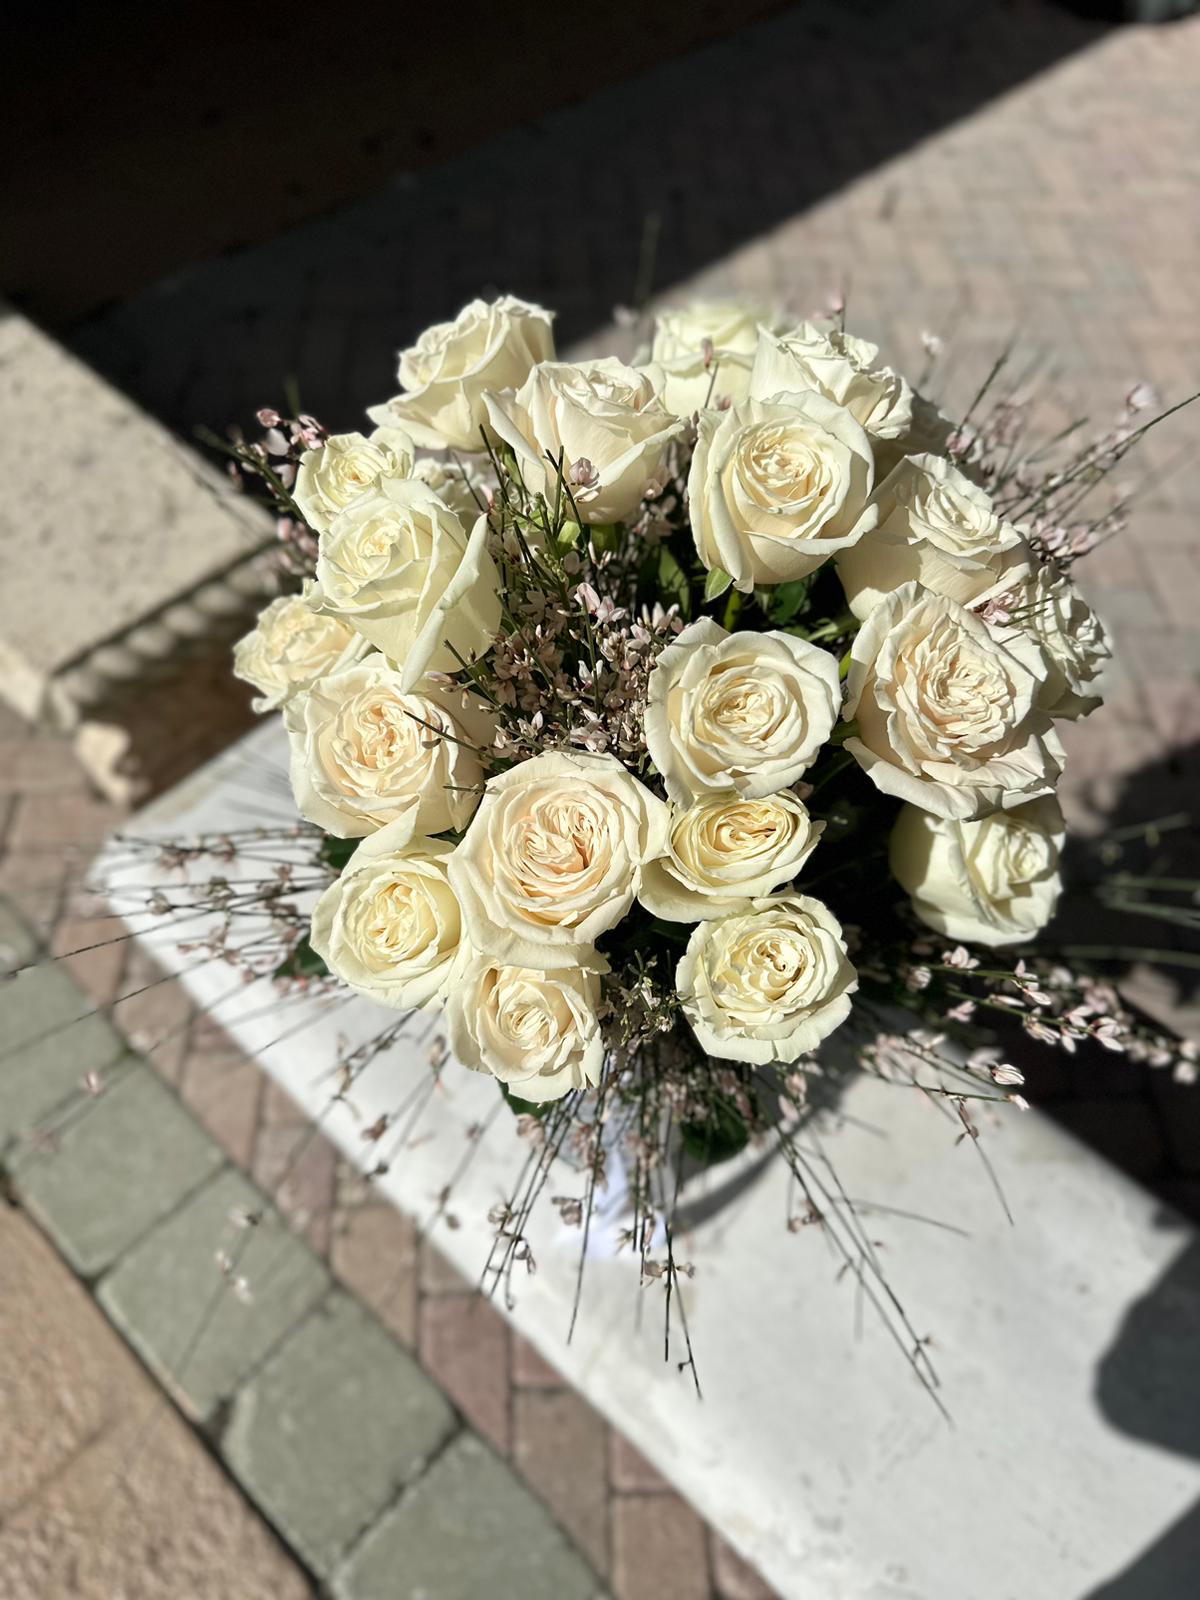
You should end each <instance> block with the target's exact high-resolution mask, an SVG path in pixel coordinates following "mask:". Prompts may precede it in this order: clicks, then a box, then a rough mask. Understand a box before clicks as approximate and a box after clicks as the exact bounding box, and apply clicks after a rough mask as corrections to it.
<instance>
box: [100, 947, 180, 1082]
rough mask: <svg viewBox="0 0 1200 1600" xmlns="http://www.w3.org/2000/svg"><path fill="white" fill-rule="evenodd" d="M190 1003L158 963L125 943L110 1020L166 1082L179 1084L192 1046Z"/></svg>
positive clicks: (139, 948) (140, 949)
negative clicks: (120, 976) (119, 994)
mask: <svg viewBox="0 0 1200 1600" xmlns="http://www.w3.org/2000/svg"><path fill="white" fill-rule="evenodd" d="M191 1015H192V1003H191V1001H190V1000H189V998H188V995H187V992H186V990H185V989H183V987H182V986H181V985H180V984H179V983H178V982H177V981H176V980H175V979H174V978H169V977H167V976H166V975H165V974H164V972H163V971H162V968H161V967H159V965H158V963H157V962H156V961H155V960H154V959H153V958H152V957H151V956H149V955H147V954H146V952H145V951H144V950H143V949H142V947H141V946H140V945H138V944H136V943H134V942H132V941H131V942H130V943H129V944H128V945H127V946H126V958H125V971H124V973H123V974H122V978H121V998H120V999H119V1001H118V1002H117V1004H116V1005H115V1006H114V1008H113V1023H114V1025H115V1026H116V1028H117V1030H118V1031H119V1032H120V1033H122V1034H123V1035H124V1036H125V1038H126V1039H128V1041H129V1043H130V1045H131V1046H132V1047H133V1049H135V1050H137V1051H138V1052H139V1053H140V1054H142V1055H144V1056H145V1057H146V1059H147V1060H148V1061H149V1062H150V1063H151V1064H152V1066H153V1067H154V1068H155V1069H156V1071H158V1072H161V1073H162V1075H163V1077H164V1078H166V1080H167V1081H168V1083H178V1082H179V1079H180V1076H181V1074H182V1071H183V1062H184V1057H185V1055H186V1054H187V1052H188V1051H189V1049H190V1048H191V1039H190V1034H191V1031H192V1030H191V1025H190V1018H191Z"/></svg>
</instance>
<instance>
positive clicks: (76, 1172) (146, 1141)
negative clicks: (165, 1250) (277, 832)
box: [18, 1065, 223, 1277]
mask: <svg viewBox="0 0 1200 1600" xmlns="http://www.w3.org/2000/svg"><path fill="white" fill-rule="evenodd" d="M222 1159H223V1158H222V1155H221V1152H220V1150H219V1149H218V1148H217V1147H216V1145H214V1144H213V1143H212V1141H211V1140H210V1139H208V1138H207V1137H206V1136H205V1134H204V1132H203V1130H202V1129H201V1128H199V1127H198V1126H197V1125H196V1122H195V1121H194V1119H193V1118H191V1117H189V1116H188V1114H187V1112H186V1111H184V1110H183V1108H182V1107H181V1106H180V1104H179V1102H178V1101H177V1100H176V1099H175V1097H174V1096H173V1095H172V1094H171V1093H170V1092H169V1091H168V1090H167V1089H164V1088H163V1086H162V1084H161V1083H159V1081H158V1080H157V1078H156V1077H155V1076H154V1074H153V1073H152V1072H148V1071H147V1070H146V1068H145V1067H143V1066H140V1065H135V1066H132V1067H131V1068H129V1069H128V1070H127V1071H125V1072H124V1074H123V1075H121V1076H120V1077H119V1078H118V1079H117V1081H115V1082H114V1083H112V1084H111V1086H110V1087H108V1088H105V1089H104V1090H103V1091H102V1093H101V1094H100V1095H99V1096H98V1098H96V1099H95V1100H90V1101H84V1102H83V1103H82V1104H81V1105H80V1107H79V1111H78V1114H77V1115H74V1116H72V1117H71V1118H70V1119H69V1120H68V1121H67V1122H66V1125H65V1127H64V1128H63V1130H62V1132H61V1133H58V1134H57V1135H56V1138H55V1142H54V1146H53V1148H51V1149H49V1150H46V1151H43V1152H38V1153H37V1154H36V1155H34V1156H33V1157H32V1158H31V1159H29V1160H26V1161H24V1162H22V1163H21V1165H20V1168H19V1172H18V1186H19V1191H20V1196H21V1203H22V1204H23V1205H24V1206H26V1207H27V1208H28V1209H29V1211H31V1212H32V1213H33V1215H34V1216H36V1217H37V1218H38V1220H39V1222H41V1224H42V1226H43V1227H44V1228H45V1229H46V1230H47V1232H48V1233H49V1234H50V1235H51V1237H52V1238H53V1239H54V1242H55V1244H56V1245H57V1246H58V1248H59V1249H60V1250H61V1251H62V1253H63V1255H64V1256H65V1257H66V1258H67V1260H68V1261H69V1262H70V1263H71V1265H72V1266H73V1267H74V1268H75V1269H76V1271H77V1272H81V1273H83V1274H85V1275H86V1276H88V1277H91V1276H94V1275H95V1274H96V1273H98V1272H101V1271H103V1269H104V1268H105V1267H107V1266H109V1265H110V1263H111V1262H113V1261H115V1260H116V1258H117V1257H118V1256H119V1255H120V1254H121V1253H122V1251H124V1250H125V1249H127V1248H128V1246H130V1245H131V1244H132V1243H133V1242H134V1240H135V1239H137V1238H139V1237H140V1236H141V1235H142V1234H144V1233H145V1232H146V1231H147V1229H149V1228H151V1227H153V1225H154V1224H155V1223H156V1222H158V1221H159V1219H160V1218H162V1217H164V1216H165V1215H166V1214H167V1213H168V1212H169V1211H171V1210H172V1209H173V1208H174V1207H175V1206H177V1205H179V1204H180V1202H181V1201H182V1200H184V1198H185V1197H186V1196H187V1195H188V1194H190V1193H191V1192H192V1191H193V1190H195V1189H197V1188H198V1187H199V1186H200V1185H201V1184H202V1183H203V1182H204V1181H205V1179H206V1178H209V1177H211V1176H212V1174H213V1173H214V1172H215V1171H216V1170H217V1168H218V1167H219V1166H220V1165H221V1162H222Z"/></svg>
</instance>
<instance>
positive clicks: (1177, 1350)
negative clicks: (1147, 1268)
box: [1087, 1216, 1200, 1600]
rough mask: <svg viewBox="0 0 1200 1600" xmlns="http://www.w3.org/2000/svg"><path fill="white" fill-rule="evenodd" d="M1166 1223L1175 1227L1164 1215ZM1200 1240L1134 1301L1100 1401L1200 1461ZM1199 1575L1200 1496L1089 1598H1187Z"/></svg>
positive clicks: (1106, 1363)
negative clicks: (1199, 1354)
mask: <svg viewBox="0 0 1200 1600" xmlns="http://www.w3.org/2000/svg"><path fill="white" fill-rule="evenodd" d="M1162 1225H1163V1226H1175V1225H1177V1222H1176V1219H1174V1218H1171V1217H1169V1216H1168V1217H1164V1219H1163V1221H1162ZM1197 1328H1200V1240H1197V1239H1196V1238H1195V1237H1194V1236H1193V1238H1192V1240H1191V1242H1190V1243H1188V1244H1187V1245H1185V1247H1184V1248H1183V1249H1182V1250H1181V1251H1180V1253H1179V1255H1178V1256H1177V1257H1176V1258H1175V1260H1174V1261H1173V1262H1172V1264H1171V1265H1170V1267H1169V1268H1168V1269H1167V1271H1166V1272H1165V1273H1164V1274H1163V1276H1162V1278H1161V1279H1160V1280H1159V1282H1158V1283H1157V1284H1155V1286H1154V1287H1153V1289H1151V1291H1150V1292H1149V1294H1147V1295H1146V1296H1145V1297H1144V1298H1143V1299H1141V1300H1138V1301H1136V1302H1135V1303H1134V1305H1133V1306H1132V1308H1131V1309H1130V1311H1129V1313H1128V1315H1127V1316H1126V1318H1125V1321H1124V1322H1123V1323H1122V1325H1121V1327H1120V1328H1119V1329H1118V1330H1117V1334H1116V1337H1115V1339H1114V1341H1113V1343H1112V1346H1111V1347H1110V1349H1109V1350H1108V1352H1107V1354H1106V1355H1105V1356H1104V1357H1103V1359H1102V1360H1101V1362H1100V1365H1099V1367H1098V1369H1097V1372H1096V1402H1097V1404H1098V1405H1099V1407H1100V1410H1101V1412H1102V1413H1103V1415H1104V1416H1105V1418H1106V1419H1107V1420H1108V1421H1109V1422H1110V1423H1111V1424H1112V1425H1113V1427H1114V1428H1116V1429H1118V1430H1119V1431H1120V1432H1122V1433H1126V1434H1128V1435H1129V1436H1130V1437H1131V1438H1134V1439H1137V1440H1139V1441H1141V1442H1143V1443H1147V1444H1152V1445H1157V1446H1159V1447H1160V1448H1161V1449H1163V1450H1168V1451H1170V1452H1172V1453H1173V1454H1175V1455H1178V1456H1181V1457H1184V1458H1185V1459H1187V1460H1189V1461H1194V1460H1197V1459H1200V1363H1197V1361H1196V1330H1197ZM1198 1573H1200V1502H1197V1504H1196V1505H1194V1506H1193V1507H1192V1509H1191V1510H1190V1511H1188V1512H1187V1513H1186V1514H1185V1515H1184V1516H1182V1517H1180V1518H1179V1519H1178V1520H1177V1521H1176V1522H1174V1523H1172V1525H1171V1526H1170V1527H1169V1528H1168V1529H1167V1531H1166V1533H1164V1534H1163V1536H1162V1537H1161V1538H1160V1539H1158V1540H1156V1542H1155V1543H1154V1544H1153V1545H1151V1546H1150V1548H1149V1549H1148V1550H1145V1551H1144V1552H1143V1553H1142V1554H1141V1555H1140V1556H1138V1557H1137V1559H1136V1560H1135V1561H1134V1562H1133V1563H1132V1565H1130V1566H1128V1567H1126V1568H1125V1570H1124V1571H1123V1572H1120V1573H1118V1574H1117V1575H1116V1576H1115V1577H1114V1578H1111V1579H1110V1580H1109V1581H1108V1582H1107V1583H1104V1584H1102V1585H1101V1587H1100V1588H1098V1589H1094V1590H1092V1591H1091V1592H1090V1594H1089V1595H1088V1596H1087V1600H1184V1597H1185V1596H1188V1595H1192V1594H1195V1592H1196V1584H1197V1574H1198Z"/></svg>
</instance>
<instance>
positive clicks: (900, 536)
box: [835, 455, 1033, 622]
mask: <svg viewBox="0 0 1200 1600" xmlns="http://www.w3.org/2000/svg"><path fill="white" fill-rule="evenodd" d="M872 506H873V509H874V510H875V511H876V513H877V515H878V523H877V525H876V526H875V527H874V528H873V529H872V530H870V531H869V532H867V533H866V534H865V535H864V536H863V537H862V538H861V539H859V540H858V541H857V543H855V544H853V545H852V546H850V547H849V548H847V549H845V550H839V551H838V554H837V556H836V557H835V563H836V566H837V572H838V577H839V578H840V579H841V580H842V587H843V588H844V589H845V591H846V601H847V604H848V605H849V607H850V609H851V611H853V613H854V615H855V616H856V617H857V618H858V619H859V621H860V622H861V621H862V620H863V618H864V617H866V616H869V615H870V613H871V611H872V610H874V608H875V606H876V605H878V603H879V601H880V600H882V599H883V597H884V595H885V594H891V593H892V591H893V590H894V589H899V588H900V586H901V584H905V583H912V582H916V583H920V584H921V585H922V587H924V588H926V589H928V590H929V591H930V592H931V593H933V594H942V595H945V596H946V597H947V599H950V600H957V601H958V603H959V604H960V605H971V604H973V603H974V601H976V600H978V599H979V598H980V596H981V595H984V594H986V593H988V591H989V590H992V589H994V588H995V587H996V586H997V584H998V583H1000V582H1001V581H1002V580H1004V581H1006V582H1017V581H1019V580H1020V579H1021V578H1022V577H1024V576H1026V575H1027V574H1029V573H1030V572H1032V570H1033V557H1032V553H1031V551H1030V549H1029V546H1028V544H1027V543H1026V542H1025V540H1024V538H1023V537H1022V535H1021V533H1020V530H1019V529H1017V528H1015V527H1014V526H1013V525H1012V523H1011V522H1005V521H1004V519H1003V518H1002V517H1000V516H998V515H997V513H996V512H995V510H994V509H993V507H992V502H991V500H990V499H989V498H988V496H987V495H986V494H985V493H984V491H983V490H982V489H980V488H979V487H978V486H977V485H976V484H974V483H972V482H971V480H970V479H969V478H967V477H964V475H963V474H962V473H961V472H960V471H959V470H958V468H957V467H955V466H953V465H951V463H950V462H949V461H944V460H943V459H942V458H941V457H940V456H932V455H921V456H909V457H906V459H905V460H903V461H901V462H900V464H899V465H898V466H897V467H895V468H893V470H892V471H891V472H890V473H889V474H888V475H887V477H886V478H885V479H884V481H883V482H882V483H881V484H880V485H879V487H878V488H877V489H876V491H875V493H874V495H873V496H872Z"/></svg>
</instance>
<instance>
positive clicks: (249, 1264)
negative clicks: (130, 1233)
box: [98, 1170, 329, 1420]
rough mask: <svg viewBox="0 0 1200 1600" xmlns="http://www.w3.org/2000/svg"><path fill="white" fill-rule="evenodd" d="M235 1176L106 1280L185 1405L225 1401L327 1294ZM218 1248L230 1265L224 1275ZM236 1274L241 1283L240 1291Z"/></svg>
mask: <svg viewBox="0 0 1200 1600" xmlns="http://www.w3.org/2000/svg"><path fill="white" fill-rule="evenodd" d="M262 1206H263V1197H262V1195H261V1194H260V1193H259V1192H258V1191H257V1190H256V1189H254V1188H253V1187H252V1186H251V1185H250V1184H249V1183H247V1182H246V1180H245V1179H244V1178H242V1177H241V1176H240V1175H239V1174H237V1173H234V1172H232V1171H228V1170H227V1171H224V1172H221V1173H219V1174H218V1175H217V1177H216V1178H214V1179H213V1181H212V1182H211V1183H208V1184H206V1185H205V1187H204V1188H203V1189H201V1190H200V1191H199V1192H198V1193H197V1194H195V1195H194V1196H193V1197H192V1198H191V1200H190V1201H189V1202H188V1203H187V1204H186V1205H184V1206H182V1207H181V1208H180V1209H179V1210H178V1211H177V1212H176V1213H175V1214H174V1216H172V1217H171V1218H170V1219H169V1220H168V1221H167V1222H166V1223H165V1224H164V1225H163V1226H162V1227H161V1228H158V1229H157V1230H156V1231H155V1232H154V1233H152V1234H151V1235H150V1236H149V1237H148V1238H146V1239H145V1240H143V1241H142V1243H141V1244H140V1245H138V1246H137V1247H136V1248H134V1249H133V1250H131V1251H130V1252H129V1254H128V1255H126V1256H125V1257H124V1259H123V1260H122V1261H121V1262H119V1263H118V1265H117V1266H116V1267H115V1268H114V1270H113V1271H112V1272H110V1273H109V1274H108V1276H107V1277H105V1278H104V1279H103V1280H102V1281H101V1284H100V1287H99V1290H98V1294H99V1298H100V1302H101V1304H102V1305H103V1306H104V1308H105V1310H106V1311H107V1312H108V1313H109V1315H110V1316H111V1317H112V1319H113V1321H114V1322H115V1323H116V1324H117V1326H118V1327H119V1328H120V1329H121V1331H122V1333H124V1335H125V1337H126V1338H127V1339H128V1340H129V1342H130V1343H131V1344H132V1345H133V1346H134V1348H135V1349H136V1350H137V1351H138V1352H139V1354H140V1355H141V1356H142V1357H143V1359H144V1360H145V1361H146V1362H147V1364H148V1365H149V1366H150V1367H151V1368H152V1369H153V1371H154V1372H155V1373H156V1374H157V1375H158V1376H159V1378H160V1379H161V1380H162V1382H163V1383H164V1384H165V1385H166V1386H167V1388H169V1389H170V1390H171V1392H172V1393H173V1394H174V1395H175V1396H176V1398H177V1399H178V1400H179V1402H180V1404H181V1405H182V1406H183V1407H184V1408H185V1410H187V1412H188V1413H189V1414H190V1415H191V1416H194V1417H197V1418H199V1419H201V1420H204V1419H207V1418H210V1417H211V1416H212V1415H213V1413H214V1411H215V1410H216V1408H217V1406H218V1405H219V1404H220V1402H221V1401H223V1400H226V1399H228V1398H229V1396H231V1395H232V1393H233V1391H234V1390H235V1388H236V1387H237V1385H238V1384H239V1383H240V1382H241V1380H242V1379H243V1378H244V1377H245V1376H246V1375H247V1374H248V1373H249V1372H250V1371H251V1370H252V1369H253V1368H254V1367H255V1366H257V1365H258V1363H259V1362H260V1361H261V1360H262V1359H263V1357H264V1356H266V1355H267V1354H268V1353H269V1352H270V1351H271V1350H272V1349H273V1348H274V1347H275V1345H277V1344H278V1343H279V1342H280V1341H281V1340H282V1339H283V1338H284V1337H285V1336H286V1335H287V1333H288V1332H289V1331H290V1330H291V1329H292V1328H293V1327H294V1326H295V1325H296V1323H297V1322H298V1320H299V1319H300V1318H301V1317H302V1316H303V1315H304V1314H305V1313H306V1312H307V1311H309V1310H311V1308H312V1307H313V1306H314V1305H315V1304H316V1302H317V1301H318V1300H319V1299H320V1298H321V1297H322V1295H323V1294H324V1293H325V1291H326V1289H327V1287H328V1283H329V1278H328V1274H327V1273H326V1272H325V1270H324V1268H323V1267H322V1266H321V1265H320V1264H319V1262H317V1261H316V1260H315V1258H314V1257H313V1256H312V1254H311V1253H310V1252H309V1251H308V1250H307V1249H306V1248H305V1246H304V1245H303V1244H301V1243H300V1242H299V1240H297V1239H295V1238H293V1236H292V1235H291V1234H290V1233H288V1232H287V1231H286V1230H285V1229H284V1228H283V1227H282V1226H281V1225H280V1223H279V1221H278V1219H277V1218H276V1217H275V1215H274V1214H273V1213H272V1212H270V1211H268V1212H267V1213H266V1215H265V1216H264V1217H263V1220H262V1221H261V1222H260V1223H259V1224H258V1225H257V1226H256V1227H252V1228H245V1227H241V1226H239V1219H240V1218H242V1217H244V1216H245V1215H246V1214H247V1213H257V1212H259V1211H260V1210H261V1208H262ZM218 1253H224V1254H225V1256H226V1257H227V1258H228V1259H229V1260H230V1262H231V1266H232V1277H223V1275H222V1273H221V1271H220V1268H219V1265H218V1262H217V1256H218ZM235 1278H242V1279H244V1280H245V1284H246V1290H245V1291H244V1293H241V1294H239V1293H238V1292H237V1287H236V1284H235V1282H234V1279H235Z"/></svg>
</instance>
